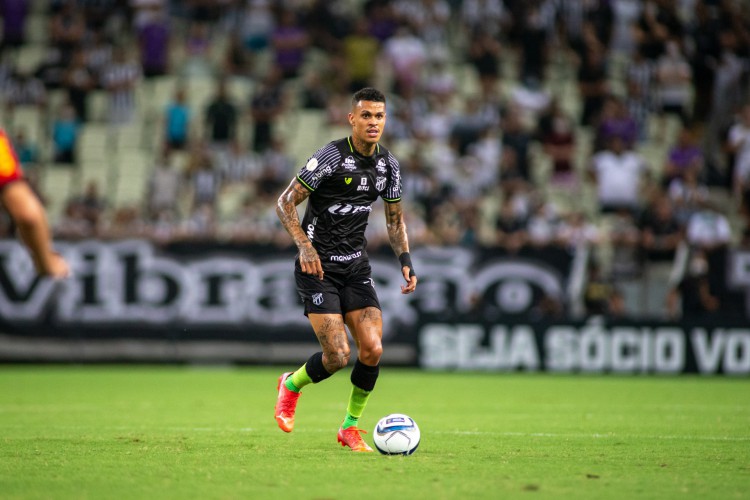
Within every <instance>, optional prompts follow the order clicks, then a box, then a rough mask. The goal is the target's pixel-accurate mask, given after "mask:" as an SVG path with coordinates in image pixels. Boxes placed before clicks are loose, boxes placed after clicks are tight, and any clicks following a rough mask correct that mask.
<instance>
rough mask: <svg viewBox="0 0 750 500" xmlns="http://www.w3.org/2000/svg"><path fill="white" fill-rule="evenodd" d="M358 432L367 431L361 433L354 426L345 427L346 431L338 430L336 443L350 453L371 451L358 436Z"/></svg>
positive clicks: (360, 430)
mask: <svg viewBox="0 0 750 500" xmlns="http://www.w3.org/2000/svg"><path fill="white" fill-rule="evenodd" d="M360 432H364V433H365V434H366V433H367V431H363V430H362V429H360V428H358V427H355V426H352V427H347V428H346V429H343V428H339V434H338V436H337V438H338V442H339V443H341V446H348V447H349V448H351V449H352V451H372V448H370V447H369V446H368V445H367V443H365V442H364V440H363V439H362V436H360V435H359V433H360Z"/></svg>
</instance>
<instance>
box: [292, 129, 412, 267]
mask: <svg viewBox="0 0 750 500" xmlns="http://www.w3.org/2000/svg"><path fill="white" fill-rule="evenodd" d="M297 180H298V181H299V182H300V183H302V185H303V186H305V187H306V188H307V189H308V190H310V193H311V194H310V197H309V198H308V200H307V209H306V210H305V216H304V218H303V219H302V230H303V231H305V233H306V234H307V237H308V238H310V241H312V244H313V246H314V247H315V249H316V250H317V252H318V255H319V256H320V260H321V263H322V264H323V269H324V270H346V269H348V268H349V267H350V266H352V265H354V264H357V263H359V262H361V261H363V260H366V259H367V252H366V246H367V240H366V238H365V228H367V222H368V219H369V216H370V212H371V211H372V204H373V202H374V201H375V200H377V198H378V196H379V197H381V198H382V199H383V201H385V202H386V203H395V202H397V201H399V200H401V173H400V170H399V164H398V161H397V160H396V158H395V157H394V156H393V154H391V152H390V151H388V150H387V149H386V148H384V147H381V146H380V145H379V144H378V145H377V146H376V148H375V154H373V155H372V156H370V157H365V156H362V155H360V154H359V153H358V152H357V151H356V150H355V149H354V146H352V141H351V137H347V138H346V139H340V140H337V141H333V142H330V143H328V144H327V145H325V146H324V147H322V148H320V149H319V150H318V151H316V152H315V154H314V155H312V156H311V157H310V159H309V160H308V161H307V164H306V165H305V166H304V167H302V169H301V170H300V172H299V174H297Z"/></svg>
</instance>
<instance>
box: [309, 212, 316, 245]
mask: <svg viewBox="0 0 750 500" xmlns="http://www.w3.org/2000/svg"><path fill="white" fill-rule="evenodd" d="M317 223H318V218H317V217H313V220H312V222H311V223H310V224H308V225H307V238H308V239H309V240H310V241H312V240H313V239H314V237H315V224H317Z"/></svg>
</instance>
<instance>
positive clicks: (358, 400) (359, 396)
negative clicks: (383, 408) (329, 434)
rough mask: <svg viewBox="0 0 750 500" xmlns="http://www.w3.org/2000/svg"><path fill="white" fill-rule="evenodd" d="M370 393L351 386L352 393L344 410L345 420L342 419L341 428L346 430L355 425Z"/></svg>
mask: <svg viewBox="0 0 750 500" xmlns="http://www.w3.org/2000/svg"><path fill="white" fill-rule="evenodd" d="M371 392H372V391H365V390H363V389H360V388H359V387H357V386H356V385H353V386H352V393H351V394H350V395H349V406H347V408H346V418H345V419H344V423H343V424H341V427H342V428H344V429H346V428H348V427H352V426H354V425H357V423H358V422H359V417H361V416H362V412H363V411H364V409H365V405H366V404H367V400H368V399H369V398H370V393H371Z"/></svg>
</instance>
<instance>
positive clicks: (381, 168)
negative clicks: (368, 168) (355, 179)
mask: <svg viewBox="0 0 750 500" xmlns="http://www.w3.org/2000/svg"><path fill="white" fill-rule="evenodd" d="M375 168H377V169H378V172H380V173H381V174H384V173H386V168H385V159H383V158H381V159H379V160H378V164H377V165H375Z"/></svg>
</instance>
